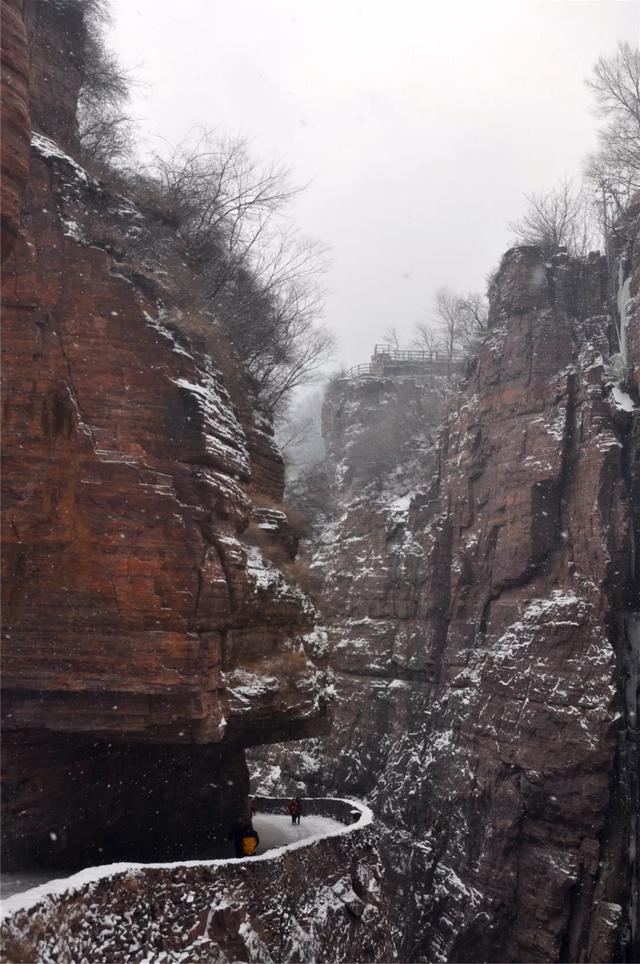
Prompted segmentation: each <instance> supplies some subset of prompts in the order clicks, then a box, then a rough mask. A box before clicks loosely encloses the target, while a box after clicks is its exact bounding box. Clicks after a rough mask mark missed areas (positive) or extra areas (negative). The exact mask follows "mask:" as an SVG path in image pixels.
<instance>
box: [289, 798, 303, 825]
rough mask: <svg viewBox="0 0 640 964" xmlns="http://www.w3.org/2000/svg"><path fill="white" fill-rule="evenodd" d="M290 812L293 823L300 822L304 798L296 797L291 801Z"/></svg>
mask: <svg viewBox="0 0 640 964" xmlns="http://www.w3.org/2000/svg"><path fill="white" fill-rule="evenodd" d="M289 813H290V814H291V823H292V824H294V823H300V817H301V816H302V800H301V799H300V797H295V798H294V799H293V800H291V802H290V803H289Z"/></svg>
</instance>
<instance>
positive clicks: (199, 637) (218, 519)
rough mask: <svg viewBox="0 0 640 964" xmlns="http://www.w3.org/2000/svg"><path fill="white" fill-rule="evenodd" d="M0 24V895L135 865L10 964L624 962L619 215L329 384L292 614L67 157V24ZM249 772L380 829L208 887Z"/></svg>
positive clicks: (187, 298)
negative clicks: (442, 341) (431, 355)
mask: <svg viewBox="0 0 640 964" xmlns="http://www.w3.org/2000/svg"><path fill="white" fill-rule="evenodd" d="M2 17H3V25H4V30H3V38H2V42H3V49H2V65H3V76H2V92H3V105H6V106H5V107H4V110H3V139H2V171H3V183H2V192H3V193H2V211H3V218H2V239H3V247H2V257H3V269H4V270H3V289H2V305H3V320H4V323H3V331H4V337H3V346H2V351H3V372H4V378H3V387H2V393H3V394H2V404H3V413H4V433H3V461H4V472H3V495H4V499H3V536H2V538H3V614H4V618H3V638H2V643H3V646H2V649H3V653H2V697H3V698H2V714H3V741H2V742H3V745H2V752H3V783H4V793H3V860H4V867H5V869H13V868H16V869H24V868H29V867H40V866H51V867H55V868H59V869H60V870H61V871H64V872H67V873H69V872H72V871H75V870H78V869H79V868H81V867H84V866H87V865H92V864H93V865H95V864H111V863H113V862H115V861H122V862H127V864H129V865H130V864H131V863H132V862H136V863H138V862H149V861H154V862H155V863H157V864H161V866H156V867H147V868H144V867H139V866H136V867H133V868H132V867H131V866H127V867H121V868H119V869H116V870H114V871H113V872H109V873H105V875H102V876H101V875H98V877H97V878H96V879H95V880H91V881H88V882H87V881H84V882H79V883H78V884H77V886H75V885H74V886H73V887H72V888H71V889H69V890H68V892H67V891H63V892H60V893H56V894H53V895H52V896H51V897H49V898H47V897H46V896H43V898H42V900H41V901H40V902H38V903H35V904H33V905H30V906H29V907H28V908H27V909H23V910H18V911H15V912H12V913H11V914H10V915H9V916H8V917H7V918H6V920H5V923H4V925H3V938H4V941H5V944H4V952H3V953H4V954H5V957H4V959H5V960H18V959H20V960H25V961H26V960H45V959H46V960H49V959H53V958H52V957H51V955H58V956H57V959H59V960H61V961H62V960H73V959H74V955H78V954H80V955H83V956H84V957H85V958H86V959H90V957H91V955H92V954H93V955H98V956H99V955H103V956H104V955H108V954H111V955H112V956H114V959H118V960H123V961H124V960H127V961H143V960H147V959H148V955H149V954H150V953H153V954H154V955H155V957H154V959H157V960H159V961H160V960H162V961H167V962H168V961H180V960H185V961H186V960H212V959H215V960H236V959H242V960H251V961H270V960H273V961H280V960H305V959H314V960H344V961H347V960H362V961H365V960H367V961H383V960H400V961H443V962H444V961H450V962H455V961H496V962H497V961H553V962H555V961H576V962H577V961H593V962H597V961H602V962H605V961H620V962H623V961H631V960H634V959H637V956H638V954H639V953H640V936H639V933H638V893H639V889H640V887H639V880H638V874H639V869H638V862H637V856H636V854H637V846H638V829H639V828H638V820H639V814H640V791H639V784H638V770H639V763H640V760H639V759H638V684H639V664H640V638H639V636H640V599H639V592H640V585H639V581H638V576H637V570H636V556H637V546H638V533H639V529H640V491H639V488H640V473H639V471H638V469H639V460H640V405H639V401H638V393H639V391H640V241H639V235H640V198H636V200H635V201H634V202H633V203H632V204H631V206H630V207H629V208H628V210H627V212H626V214H625V215H624V217H623V218H622V219H621V220H620V221H619V222H618V224H617V225H616V232H615V241H614V243H613V244H612V247H611V250H610V251H608V252H607V257H604V256H602V255H600V254H599V253H596V252H594V253H592V254H590V255H589V256H588V258H575V257H571V256H569V255H568V254H567V253H566V252H564V251H560V252H559V253H557V254H556V255H555V256H553V258H551V259H546V258H545V257H544V256H543V255H542V253H541V251H540V250H539V249H538V248H535V247H526V246H521V247H516V248H512V249H511V250H509V251H508V252H507V253H506V254H505V255H504V257H503V259H502V261H501V264H500V266H499V268H498V270H497V272H496V273H495V275H494V276H493V279H492V282H491V289H490V293H489V294H490V313H489V322H488V330H487V333H486V336H485V337H484V338H483V339H482V340H481V342H480V343H479V344H478V346H477V351H475V353H473V354H472V355H471V357H469V358H468V359H467V360H466V362H465V363H464V364H460V365H459V366H454V367H453V369H452V368H451V367H449V369H448V370H447V371H444V370H443V369H442V367H437V366H436V367H432V368H431V369H427V368H426V367H423V368H420V366H418V367H417V368H416V366H411V365H408V366H403V365H402V364H400V365H399V366H397V367H396V370H395V371H390V370H389V371H385V370H384V369H382V370H380V371H376V370H367V371H362V372H358V371H356V372H355V373H353V374H350V375H343V376H338V377H336V378H334V379H333V380H332V381H331V383H330V384H329V385H328V388H327V391H326V396H325V401H324V407H323V436H324V440H325V446H326V459H325V461H324V463H323V464H321V465H319V466H316V467H315V468H314V469H312V470H311V471H310V472H308V473H307V474H306V475H304V476H302V477H301V478H299V479H298V480H296V482H295V483H294V484H292V485H291V486H290V492H289V494H288V499H289V500H290V501H291V503H293V505H294V506H295V507H296V508H297V509H298V510H299V512H301V513H302V514H304V515H306V516H307V517H308V518H309V522H308V527H307V531H306V537H305V538H304V539H303V540H302V542H301V545H300V552H301V554H302V557H303V561H305V562H306V563H307V564H308V566H309V572H310V579H308V580H307V583H306V584H305V585H304V586H301V585H298V584H296V582H295V580H294V579H293V578H291V577H290V575H288V570H287V566H286V565H284V566H283V565H281V564H280V565H276V564H274V561H272V559H273V560H281V559H282V558H286V559H288V560H291V559H292V558H293V557H294V556H295V554H296V548H297V542H298V538H299V533H296V532H294V531H293V529H292V527H291V525H290V524H289V522H288V519H287V514H286V512H285V511H283V508H282V501H283V491H284V462H283V458H282V455H281V453H280V452H279V450H278V448H277V446H276V444H275V441H274V432H273V425H272V420H271V417H270V414H269V412H268V411H266V410H265V409H264V407H263V406H262V405H261V403H260V401H259V399H258V397H257V393H256V391H255V387H254V385H253V384H252V381H251V379H250V378H249V376H248V375H247V373H246V372H245V371H243V369H242V366H241V365H240V364H239V362H238V360H237V357H236V354H235V352H234V348H233V346H232V345H231V344H230V342H229V339H228V337H227V335H226V334H225V331H224V328H223V326H222V325H221V324H220V321H219V319H216V318H215V317H211V313H210V312H207V310H206V307H205V305H204V304H203V301H202V299H200V297H199V293H198V279H197V277H196V276H195V274H194V272H193V270H192V269H191V268H190V267H189V265H188V263H186V261H185V259H184V257H183V254H182V251H181V249H180V244H179V239H177V238H176V236H175V232H174V231H173V230H172V229H171V226H170V225H168V224H166V223H165V222H163V221H162V219H161V218H160V217H158V215H157V212H154V211H152V210H147V209H146V208H145V207H144V204H142V203H141V202H140V201H138V200H137V199H135V198H132V197H128V196H127V194H126V191H125V190H124V189H122V190H121V188H120V186H119V185H118V186H117V187H116V186H115V185H114V184H113V183H111V184H110V183H109V182H108V181H106V180H101V179H99V178H97V177H94V176H93V175H92V174H91V173H90V172H88V171H87V170H86V169H85V167H83V165H82V164H81V163H79V161H78V160H76V159H75V158H76V156H77V154H78V143H77V130H76V126H75V117H76V105H77V98H78V93H79V89H80V84H81V69H80V68H81V62H80V61H79V60H78V56H79V55H78V51H81V50H82V48H83V42H84V41H83V38H84V31H85V29H86V26H85V22H84V17H83V8H82V4H78V3H75V2H71V0H69V2H54V0H24V2H23V0H2ZM256 529H258V530H259V534H260V538H259V539H258V540H256V538H255V532H256ZM276 550H277V551H276ZM270 557H271V558H270ZM246 755H248V757H249V762H250V769H248V767H247V763H246ZM250 771H251V775H252V780H253V783H252V786H253V789H254V790H256V791H257V792H259V793H261V794H264V795H274V796H278V797H279V796H281V795H282V794H283V793H287V794H293V793H300V794H304V795H307V796H308V797H310V798H326V797H330V798H356V799H358V800H366V801H367V804H368V807H370V808H371V809H370V811H369V809H368V808H363V807H362V806H360V810H361V813H362V817H361V818H360V820H359V822H358V823H357V824H355V825H354V826H353V827H349V828H345V831H344V832H341V833H340V834H338V835H334V836H330V837H326V838H324V839H322V840H315V841H313V842H311V843H308V844H307V845H305V846H299V847H295V848H293V849H286V848H285V850H283V851H278V852H276V853H275V854H274V855H272V856H269V855H268V854H265V855H262V856H261V857H260V858H259V860H256V861H255V862H254V863H253V864H252V863H251V862H247V861H239V862H238V863H234V862H232V861H225V860H222V859H219V860H217V861H216V858H222V857H223V855H224V854H225V853H226V851H225V849H224V848H225V839H226V835H227V832H228V828H229V824H230V823H231V821H232V820H233V818H234V816H235V814H236V813H237V812H238V811H242V810H244V808H245V807H246V803H247V795H248V793H249V789H250V783H249V779H250ZM327 806H329V805H328V804H327ZM331 806H332V807H338V809H339V808H340V807H342V810H344V813H342V810H341V811H340V812H341V813H342V817H341V819H344V822H345V824H346V823H347V822H348V820H349V813H350V807H351V806H352V804H350V803H348V802H347V803H344V802H343V803H342V804H339V803H335V802H333V803H331ZM336 812H337V811H336ZM175 861H182V864H180V865H176V864H175V863H173V864H171V863H169V862H175ZM194 861H195V863H193V862H194ZM187 862H188V863H187ZM105 920H107V921H108V922H110V923H109V928H107V930H108V931H109V933H108V934H106V933H105V932H104V922H105ZM83 922H84V923H83ZM129 937H131V941H129ZM57 942H58V943H57ZM47 955H49V956H47ZM100 959H103V958H102V957H100ZM104 959H107V958H104Z"/></svg>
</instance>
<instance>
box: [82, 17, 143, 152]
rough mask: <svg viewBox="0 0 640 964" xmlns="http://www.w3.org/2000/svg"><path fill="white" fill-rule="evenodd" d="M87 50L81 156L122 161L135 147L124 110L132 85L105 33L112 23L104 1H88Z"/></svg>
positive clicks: (85, 42)
mask: <svg viewBox="0 0 640 964" xmlns="http://www.w3.org/2000/svg"><path fill="white" fill-rule="evenodd" d="M82 6H83V11H84V49H83V52H82V57H81V68H80V70H81V87H80V94H79V98H78V115H77V120H78V135H79V139H80V148H81V151H82V155H83V157H84V158H85V159H86V160H92V161H95V162H98V163H99V164H103V165H110V164H113V163H117V162H119V161H122V160H123V159H124V158H126V157H127V156H129V155H130V153H131V148H132V135H133V122H132V121H131V118H130V117H129V116H128V114H127V113H126V111H125V104H126V102H127V100H128V99H129V92H130V88H131V84H132V80H131V77H130V76H129V74H128V73H127V72H126V71H125V70H123V69H122V67H121V66H120V64H119V62H118V60H117V58H116V57H115V55H114V54H113V53H112V52H111V51H110V50H109V49H108V47H107V45H106V42H105V38H104V34H105V29H106V27H107V26H108V24H109V23H110V16H109V11H108V6H107V4H106V3H105V2H102V0H85V2H84V3H83V5H82Z"/></svg>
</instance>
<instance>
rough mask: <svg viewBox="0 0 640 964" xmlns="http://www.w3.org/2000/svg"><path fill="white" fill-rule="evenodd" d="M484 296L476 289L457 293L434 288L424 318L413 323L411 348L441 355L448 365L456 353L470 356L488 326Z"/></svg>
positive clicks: (487, 310) (487, 309)
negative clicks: (431, 302) (414, 324)
mask: <svg viewBox="0 0 640 964" xmlns="http://www.w3.org/2000/svg"><path fill="white" fill-rule="evenodd" d="M488 317H489V307H488V304H487V299H486V298H485V297H484V295H481V294H479V293H478V292H470V293H469V294H466V295H459V294H456V292H454V291H452V290H451V289H450V288H446V287H444V288H438V289H437V291H436V292H435V295H434V303H433V307H432V309H431V316H430V318H429V320H428V321H422V322H419V323H418V324H417V325H416V326H415V329H414V331H415V335H414V339H413V342H412V345H413V347H415V348H417V349H419V350H421V351H426V352H428V353H429V354H431V355H436V354H442V355H444V356H445V357H446V358H447V360H448V362H449V364H450V365H451V364H452V363H453V361H454V360H455V359H456V358H457V357H458V356H460V355H465V356H468V355H471V354H472V353H473V352H474V351H476V350H477V347H478V343H479V342H480V340H481V339H482V336H483V335H484V334H485V332H486V330H487V325H488Z"/></svg>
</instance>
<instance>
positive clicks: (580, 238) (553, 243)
mask: <svg viewBox="0 0 640 964" xmlns="http://www.w3.org/2000/svg"><path fill="white" fill-rule="evenodd" d="M526 201H527V209H526V211H525V213H524V215H523V216H522V217H521V218H520V220H518V221H512V222H510V223H509V225H508V226H509V229H510V230H511V231H512V232H513V235H514V240H515V241H516V243H519V244H530V245H535V246H536V247H538V248H540V249H541V251H542V253H543V255H544V256H545V257H546V258H550V257H552V256H553V255H554V254H556V253H557V251H558V249H559V248H562V247H564V248H567V250H568V251H569V253H570V254H573V255H578V256H585V255H587V254H588V253H589V251H590V250H592V248H593V247H594V245H597V243H598V230H597V224H596V218H595V213H594V211H593V208H592V205H591V202H590V199H589V198H588V197H587V195H586V194H585V192H584V191H583V190H582V189H581V188H577V187H575V186H574V185H573V183H572V182H571V181H570V180H568V179H567V178H565V179H564V181H562V182H560V184H559V185H558V186H557V187H555V188H552V189H551V190H550V191H546V192H543V193H533V194H527V195H526Z"/></svg>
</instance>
